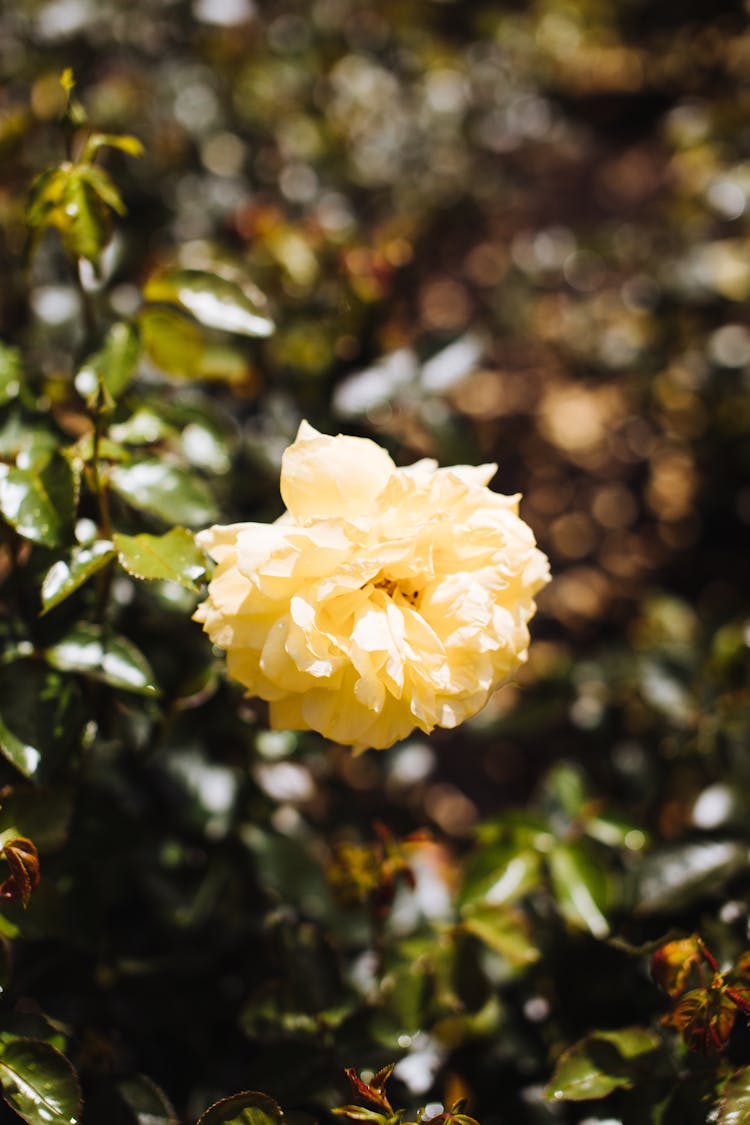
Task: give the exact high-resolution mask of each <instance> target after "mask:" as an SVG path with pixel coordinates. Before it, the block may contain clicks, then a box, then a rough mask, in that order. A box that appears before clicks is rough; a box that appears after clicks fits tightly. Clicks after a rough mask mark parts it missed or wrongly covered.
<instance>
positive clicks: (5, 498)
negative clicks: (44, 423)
mask: <svg viewBox="0 0 750 1125" xmlns="http://www.w3.org/2000/svg"><path fill="white" fill-rule="evenodd" d="M74 503H75V482H74V479H73V472H72V470H71V467H70V465H69V463H68V461H67V460H66V459H65V457H63V456H62V454H59V453H52V454H50V455H42V456H40V457H39V458H38V459H37V460H36V461H34V462H33V463H32V464H31V465H30V466H29V467H28V468H18V467H16V466H8V465H0V513H2V515H3V517H4V518H5V519H6V520H7V521H8V523H9V524H10V525H11V526H12V527H14V528H15V529H16V531H17V532H18V534H19V535H22V536H23V537H24V539H30V540H31V541H32V543H40V544H42V545H43V546H45V547H56V546H57V545H58V544H59V542H60V541H61V539H62V538H63V537H64V535H65V534H66V532H67V531H68V529H69V528H70V526H71V523H72V520H73V514H74Z"/></svg>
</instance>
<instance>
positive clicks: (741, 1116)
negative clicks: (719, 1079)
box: [717, 1066, 750, 1125]
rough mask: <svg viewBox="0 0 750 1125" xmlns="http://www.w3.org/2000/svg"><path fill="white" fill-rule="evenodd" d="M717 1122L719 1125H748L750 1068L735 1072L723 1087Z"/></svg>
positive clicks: (749, 1112) (749, 1118) (749, 1114)
mask: <svg viewBox="0 0 750 1125" xmlns="http://www.w3.org/2000/svg"><path fill="white" fill-rule="evenodd" d="M717 1121H718V1123H719V1125H749V1123H750V1066H745V1067H743V1068H742V1070H738V1071H736V1072H735V1073H734V1074H733V1075H732V1077H731V1078H730V1079H729V1081H728V1082H727V1083H726V1085H725V1086H724V1089H723V1091H722V1094H721V1101H720V1102H719V1116H718V1118H717Z"/></svg>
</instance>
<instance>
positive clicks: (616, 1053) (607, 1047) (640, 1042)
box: [546, 1027, 661, 1101]
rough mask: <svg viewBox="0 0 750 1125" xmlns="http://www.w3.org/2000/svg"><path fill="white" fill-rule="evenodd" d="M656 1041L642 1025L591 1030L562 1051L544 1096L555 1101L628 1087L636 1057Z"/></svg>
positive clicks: (581, 1098)
mask: <svg viewBox="0 0 750 1125" xmlns="http://www.w3.org/2000/svg"><path fill="white" fill-rule="evenodd" d="M660 1044H661V1041H660V1039H659V1037H658V1036H657V1035H655V1034H654V1032H652V1031H649V1030H648V1029H647V1028H643V1027H628V1028H623V1029H622V1030H621V1031H595V1032H593V1033H592V1034H591V1035H588V1036H587V1037H586V1038H585V1039H582V1040H581V1041H580V1042H578V1043H575V1044H574V1045H573V1046H572V1047H569V1048H568V1049H567V1051H563V1053H562V1055H561V1056H560V1058H559V1059H558V1062H557V1066H556V1067H555V1073H554V1074H553V1076H552V1079H551V1081H550V1084H549V1086H548V1087H547V1091H546V1096H547V1097H548V1098H550V1099H552V1100H555V1101H587V1100H589V1099H595V1098H604V1097H606V1096H607V1094H611V1093H612V1091H613V1090H616V1089H625V1090H627V1089H630V1088H632V1086H633V1085H634V1084H635V1081H636V1078H637V1076H638V1065H637V1062H638V1060H639V1059H640V1057H641V1056H642V1055H647V1054H650V1053H651V1052H653V1051H655V1050H656V1048H657V1047H659V1046H660Z"/></svg>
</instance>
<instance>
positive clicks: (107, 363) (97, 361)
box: [84, 321, 141, 400]
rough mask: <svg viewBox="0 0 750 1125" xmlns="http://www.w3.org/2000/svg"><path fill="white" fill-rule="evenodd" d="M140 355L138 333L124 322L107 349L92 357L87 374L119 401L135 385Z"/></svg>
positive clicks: (112, 331) (115, 328) (114, 330)
mask: <svg viewBox="0 0 750 1125" xmlns="http://www.w3.org/2000/svg"><path fill="white" fill-rule="evenodd" d="M140 354H141V341H140V337H139V334H138V331H137V329H136V328H134V326H133V325H132V324H126V323H125V322H123V321H120V322H118V323H117V324H113V325H112V327H111V328H110V330H109V332H108V333H107V338H106V340H105V341H104V346H103V347H102V348H101V350H100V351H98V352H97V353H96V355H94V356H91V358H90V359H89V360H88V361H87V363H86V365H85V368H84V370H90V371H91V372H92V373H93V375H94V377H95V378H96V379H97V380H99V379H100V380H101V382H102V384H103V386H104V388H105V390H106V391H107V393H108V394H109V395H110V396H111V397H112V398H113V399H115V400H116V399H118V398H119V397H120V395H121V394H122V393H123V391H125V390H127V388H128V386H129V385H130V383H131V382H132V380H133V377H134V375H135V372H136V368H137V366H138V359H139V357H140Z"/></svg>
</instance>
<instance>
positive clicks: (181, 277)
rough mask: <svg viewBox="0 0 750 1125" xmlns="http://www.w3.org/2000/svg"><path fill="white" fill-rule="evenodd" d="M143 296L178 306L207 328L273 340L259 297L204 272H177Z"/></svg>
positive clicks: (151, 283)
mask: <svg viewBox="0 0 750 1125" xmlns="http://www.w3.org/2000/svg"><path fill="white" fill-rule="evenodd" d="M143 296H144V298H145V299H146V300H147V301H152V302H156V303H158V304H169V305H177V306H178V307H179V308H181V309H184V310H185V311H186V312H188V313H190V315H191V316H193V317H195V319H196V320H197V321H198V323H199V324H202V325H204V327H206V328H218V329H220V330H221V331H222V332H231V333H233V334H235V335H238V336H270V335H271V333H272V332H273V331H274V324H273V321H272V320H271V319H270V317H269V316H268V313H267V312H266V309H265V307H264V304H263V299H262V297H261V296H260V294H258V293H256V292H253V293H252V295H250V294H249V293H248V291H247V289H246V288H241V287H240V286H239V285H238V284H236V283H235V282H233V281H227V280H226V279H225V278H223V277H217V276H216V274H213V273H208V272H207V271H204V270H175V271H174V272H172V273H166V274H162V275H161V276H160V277H154V278H152V279H151V280H150V281H149V282H148V283H147V284H146V286H145V288H144V290H143Z"/></svg>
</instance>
